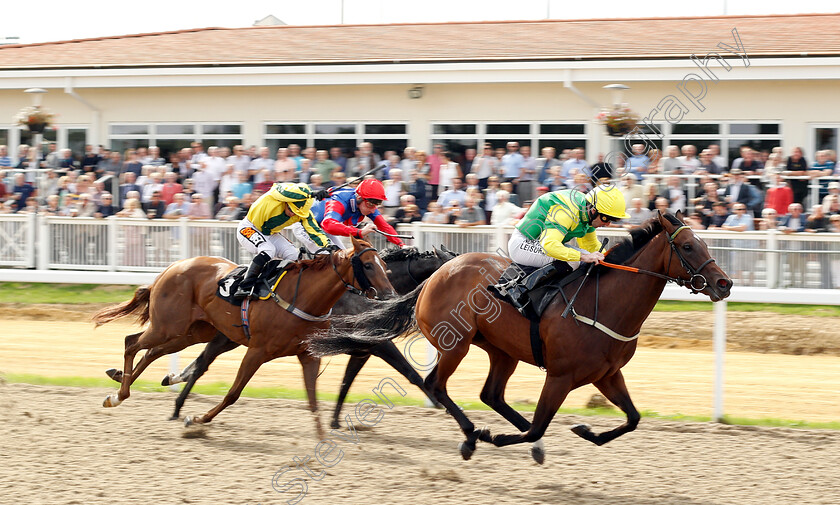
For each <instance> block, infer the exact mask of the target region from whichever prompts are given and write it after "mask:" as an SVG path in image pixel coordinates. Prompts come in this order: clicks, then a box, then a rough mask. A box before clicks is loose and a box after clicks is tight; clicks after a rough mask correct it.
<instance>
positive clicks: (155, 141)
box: [109, 123, 243, 160]
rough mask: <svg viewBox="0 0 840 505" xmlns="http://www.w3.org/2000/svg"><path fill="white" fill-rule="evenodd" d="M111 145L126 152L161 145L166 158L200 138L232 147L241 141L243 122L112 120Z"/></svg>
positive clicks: (209, 143) (211, 143) (206, 143)
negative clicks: (148, 122) (115, 122)
mask: <svg viewBox="0 0 840 505" xmlns="http://www.w3.org/2000/svg"><path fill="white" fill-rule="evenodd" d="M109 141H110V146H111V149H112V150H114V151H119V152H125V150H126V149H135V148H137V147H148V146H158V147H159V148H160V154H161V156H162V157H163V158H164V159H167V160H168V159H169V156H170V155H172V154H173V153H175V152H177V151H178V150H180V149H183V148H184V147H190V144H191V143H192V142H196V141H198V142H201V143H202V144H204V147H205V149H206V148H208V147H210V146H219V147H233V146H234V145H237V144H241V143H242V142H243V138H242V125H240V124H217V123H206V124H205V123H159V124H135V123H117V124H111V125H110V129H109Z"/></svg>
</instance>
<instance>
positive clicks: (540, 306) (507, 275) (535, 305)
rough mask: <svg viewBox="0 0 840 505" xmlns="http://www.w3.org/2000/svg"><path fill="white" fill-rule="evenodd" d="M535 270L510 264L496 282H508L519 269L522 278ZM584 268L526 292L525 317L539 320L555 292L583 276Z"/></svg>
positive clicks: (495, 294)
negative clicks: (527, 301) (528, 301)
mask: <svg viewBox="0 0 840 505" xmlns="http://www.w3.org/2000/svg"><path fill="white" fill-rule="evenodd" d="M535 270H536V267H529V266H526V265H516V264H512V265H511V266H509V267H508V268H507V269H506V270H505V271H504V272H503V273H502V275H501V276H499V280H498V282H497V283H498V284H503V283H506V282H509V281H510V280H512V279H514V278H516V277H517V273H518V272H519V271H524V274H525V275H524V276H523V277H522V278H523V279H524V278H525V277H526V276H528V275H530V274H531V273H532V272H534V271H535ZM585 270H586V269H584V268H576V269H575V270H572V271H571V272H570V273H568V274H566V275H565V276H563V277H561V278H559V279H554V280H552V281H550V282H548V283H547V284H543V285H541V286H538V287H536V288H534V289H533V290H532V291H529V292H528V293H526V296H527V297H528V298H529V299H530V301H531V302H530V303H529V304H528V306H527V307H526V312H528V313H527V314H524V315H525V317H527V318H528V319H532V320H534V319H535V320H539V319H540V318H542V315H543V312H545V309H546V308H548V304H549V303H551V300H553V299H554V297H555V296H557V293H560V292H562V289H563V288H564V287H565V286H567V285H569V284H571V283H572V282H574V281H576V280H577V279H580V278H581V277H583V275H584V274H585V273H586V272H585ZM520 280H522V279H520ZM489 291H490V292H491V293H493V295H494V296H495V297H496V298H498V299H499V300H502V301H504V302H506V303H508V304H510V301H509V300H508V299H507V298H505V297H504V296H502V295H501V294H499V293H497V292H496V291H494V290H489ZM563 297H564V298H565V294H564V295H563Z"/></svg>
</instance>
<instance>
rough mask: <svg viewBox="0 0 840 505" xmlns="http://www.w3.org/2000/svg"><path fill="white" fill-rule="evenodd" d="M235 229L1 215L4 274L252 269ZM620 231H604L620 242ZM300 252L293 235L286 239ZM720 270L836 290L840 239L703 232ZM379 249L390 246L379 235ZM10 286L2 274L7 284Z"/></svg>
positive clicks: (432, 239) (413, 227)
mask: <svg viewBox="0 0 840 505" xmlns="http://www.w3.org/2000/svg"><path fill="white" fill-rule="evenodd" d="M236 225H237V223H236V222H231V221H216V220H194V221H190V220H187V219H186V218H181V219H177V220H169V219H153V220H149V219H142V218H140V219H132V218H117V217H110V218H107V219H95V218H79V217H56V216H36V215H32V214H28V215H22V214H21V215H14V214H7V215H0V266H4V267H23V268H36V267H37V268H38V269H39V270H76V271H89V272H91V271H103V272H136V273H157V272H160V271H162V270H163V269H164V268H166V266H168V265H169V264H171V263H172V262H174V261H176V260H179V259H183V258H190V257H194V256H222V257H225V258H228V259H230V260H231V261H234V262H236V263H247V262H248V261H250V259H251V255H250V254H249V253H248V252H247V251H245V250H244V249H242V248H241V247H240V245H239V242H238V241H237V240H236ZM398 230H399V232H400V233H402V234H408V235H413V236H414V239H413V240H408V241H407V242H408V243H409V244H410V245H414V246H417V247H418V248H419V249H420V250H429V249H431V248H432V247H433V246H440V245H444V246H446V247H447V248H449V249H451V250H453V251H457V252H489V253H497V252H500V251H501V252H503V253H507V242H508V239H509V238H510V234H511V232H512V231H513V228H511V227H495V226H473V227H467V228H461V227H458V226H453V225H432V224H423V223H412V224H410V225H400V226H398ZM627 233H628V232H627V231H626V230H623V229H621V228H600V229H599V230H598V235H599V236H601V237H607V238H609V239H610V242H611V243H612V242H614V241H615V240H616V239H619V238H621V237H623V236H626V235H627ZM283 234H284V235H285V236H286V237H287V238H288V239H290V240H291V241H292V243H294V244H295V245H296V246H298V247H300V245H301V244H299V243H298V242H297V239H296V238H295V237H294V235H293V234H292V233H290V232H289V231H284V233H283ZM697 234H698V235H699V236H700V237H702V238H703V240H705V241H706V243H707V244H708V246H709V250H710V252H711V254H712V256H713V257H714V258H715V259H716V261H717V263H718V264H719V265H720V266H721V267H722V268H723V269H724V270H725V271H726V272H727V273H729V274H730V276H732V277H733V279H734V280H735V281H736V285H738V286H740V287H754V288H770V289H777V288H800V289H834V288H838V287H840V234H837V233H794V234H783V233H781V232H779V231H777V230H768V231H751V232H733V231H721V230H700V231H697ZM368 237H369V238H370V239H371V240H372V242H373V244H374V246H375V247H377V248H384V247H387V246H388V243H387V242H386V241H385V239H384V238H383V237H381V236H379V235H369V236H368ZM3 278H4V273H3V270H0V280H2V279H3Z"/></svg>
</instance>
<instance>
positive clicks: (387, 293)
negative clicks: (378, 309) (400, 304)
mask: <svg viewBox="0 0 840 505" xmlns="http://www.w3.org/2000/svg"><path fill="white" fill-rule="evenodd" d="M396 297H397V292H396V291H394V290H393V289H383V290H382V295H381V296H377V298H379V299H380V300H390V299H391V298H396Z"/></svg>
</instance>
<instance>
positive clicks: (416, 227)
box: [411, 221, 426, 251]
mask: <svg viewBox="0 0 840 505" xmlns="http://www.w3.org/2000/svg"><path fill="white" fill-rule="evenodd" d="M411 234H412V235H414V246H415V247H417V250H418V251H425V250H426V237H424V236H423V228H421V227H420V222H419V221H415V222H413V223H411Z"/></svg>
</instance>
